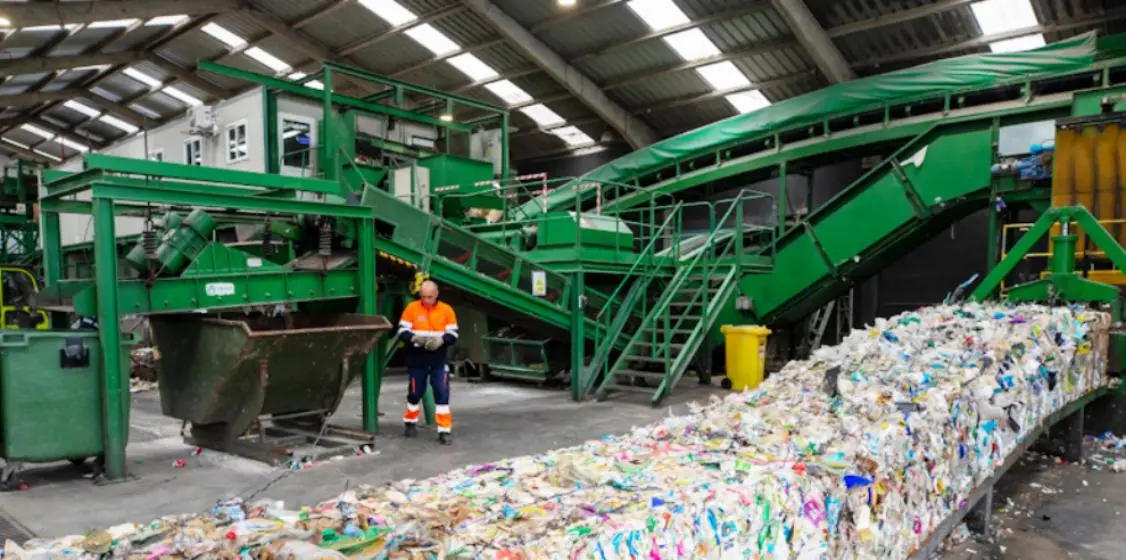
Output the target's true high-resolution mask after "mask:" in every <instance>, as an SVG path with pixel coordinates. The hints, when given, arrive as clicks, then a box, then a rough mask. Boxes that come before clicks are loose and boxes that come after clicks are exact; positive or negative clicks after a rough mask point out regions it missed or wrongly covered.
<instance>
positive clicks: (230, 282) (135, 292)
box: [62, 244, 359, 315]
mask: <svg viewBox="0 0 1126 560" xmlns="http://www.w3.org/2000/svg"><path fill="white" fill-rule="evenodd" d="M96 249H97V244H95V250H96ZM62 284H66V285H68V286H67V287H66V289H65V290H64V291H65V292H67V293H71V292H77V294H76V295H75V296H74V308H75V311H76V312H77V313H80V314H92V313H91V311H93V310H94V309H97V308H99V305H100V304H101V302H102V298H101V296H99V292H100V290H101V289H100V288H97V287H96V286H95V285H92V284H91V283H90V282H89V281H88V280H69V281H68V280H64V281H62ZM115 285H116V293H118V300H119V303H118V306H117V314H118V315H130V314H142V313H182V312H192V311H196V310H199V309H225V308H242V307H244V306H248V305H274V304H278V303H297V302H306V301H319V300H331V299H346V298H357V297H359V284H358V274H357V271H355V270H332V271H328V272H322V271H289V270H287V271H283V272H269V273H255V274H223V275H214V276H207V277H202V278H161V279H160V280H159V281H157V282H155V283H153V284H152V285H151V286H149V285H146V282H145V281H144V280H126V281H123V282H119V283H117V284H115ZM209 286H210V288H209ZM222 294H231V295H222Z"/></svg>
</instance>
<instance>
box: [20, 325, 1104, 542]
mask: <svg viewBox="0 0 1126 560" xmlns="http://www.w3.org/2000/svg"><path fill="white" fill-rule="evenodd" d="M1109 324H1110V318H1109V315H1108V314H1106V313H1102V312H1097V311H1091V310H1087V309H1082V308H1078V307H1045V306H1036V305H1021V306H1015V307H1010V306H1001V305H983V304H970V305H965V306H960V307H953V306H940V307H932V308H925V309H921V310H919V311H916V312H911V313H905V314H902V315H899V316H897V317H894V318H892V319H887V320H879V321H877V322H876V324H875V325H873V326H872V327H871V328H868V329H865V330H857V331H854V332H853V333H852V334H851V335H850V336H848V337H847V338H846V340H845V341H844V342H842V344H840V345H838V346H834V347H828V348H822V349H820V350H818V351H817V352H816V353H815V354H814V356H813V357H812V358H811V359H810V360H807V361H801V362H793V363H790V364H789V365H787V366H786V367H785V368H784V369H783V370H782V371H781V372H779V373H778V374H775V375H773V376H771V377H770V378H769V379H768V380H766V381H765V382H764V383H763V384H762V385H760V386H759V387H758V388H757V389H756V390H754V391H749V392H744V393H739V394H733V395H729V396H727V397H726V398H724V399H719V398H713V400H712V401H711V402H709V403H706V404H702V405H698V406H694V407H693V408H692V410H691V413H690V414H687V415H681V416H670V417H668V418H666V419H665V420H663V421H661V422H658V423H655V424H652V425H649V426H644V427H641V428H636V429H634V430H633V431H632V432H631V433H630V434H628V435H625V436H621V437H610V436H608V437H606V438H603V439H601V440H597V441H591V442H588V443H586V444H584V445H581V446H577V447H572V448H566V449H560V450H556V451H553V452H550V453H545V454H542V455H535V456H525V457H518V458H514V459H509V460H505V461H501V462H498V463H496V464H489V465H476V466H472V467H467V468H465V469H459V470H456V471H452V472H450V473H447V474H445V475H441V476H437V477H434V478H430V479H426V480H420V481H413V480H404V481H399V482H395V483H392V484H388V485H386V486H383V487H379V488H374V487H361V488H359V489H355V490H351V491H349V492H347V493H345V494H343V495H341V496H339V497H337V498H336V499H334V500H331V501H328V502H325V503H323V504H321V505H320V506H317V507H315V508H303V509H301V510H299V511H290V510H285V509H284V508H283V507H282V505H281V504H270V503H269V502H264V503H259V504H254V505H244V504H242V502H241V501H240V500H237V499H235V500H225V501H222V502H220V503H219V504H217V505H216V508H215V509H214V510H212V512H211V513H210V514H209V515H203V516H195V517H191V516H185V517H177V518H166V519H162V520H157V521H154V522H152V523H150V524H148V525H145V526H137V527H136V528H135V530H134V531H132V532H129V531H122V530H120V529H118V530H117V531H116V532H115V533H114V534H117V535H119V536H117V537H115V538H114V539H113V540H112V543H110V544H109V545H107V544H106V542H104V541H105V539H101V540H99V541H98V542H96V543H93V544H91V543H90V542H87V541H89V539H85V540H84V539H83V538H82V537H70V538H66V539H59V540H55V541H32V542H29V543H27V544H26V546H25V550H26V551H28V553H31V554H34V553H45V552H49V553H52V554H58V555H67V556H72V557H86V558H93V557H96V556H97V554H98V552H97V551H104V550H105V548H106V546H112V547H113V550H114V552H115V553H116V554H120V555H124V554H131V555H134V556H135V557H145V558H161V557H196V556H199V555H201V554H202V555H207V556H208V557H232V558H233V557H235V556H237V555H239V554H240V553H246V554H251V555H257V556H255V557H297V556H301V557H320V558H339V557H341V556H343V557H352V558H360V557H362V558H495V559H506V560H517V559H521V560H523V559H540V558H596V559H610V558H635V559H640V558H645V559H669V558H725V559H726V558H803V559H804V558H906V557H908V556H909V555H910V554H911V553H912V552H914V551H915V550H917V548H918V547H919V546H920V545H921V544H922V543H923V542H924V541H925V540H926V539H927V538H928V536H929V535H930V534H931V533H932V532H933V531H934V530H935V529H936V528H937V527H938V525H939V523H941V522H942V521H943V520H944V519H945V518H946V517H948V516H949V515H950V513H951V512H952V511H954V510H955V509H956V508H958V507H959V505H960V503H961V502H962V501H963V500H964V499H966V497H967V496H968V495H969V494H970V492H971V491H972V490H973V489H974V488H975V487H976V486H977V485H979V484H980V483H981V482H982V481H983V480H985V479H986V478H988V477H989V476H991V475H992V474H993V472H994V470H995V469H996V468H997V467H998V466H999V465H1001V464H1002V463H1003V462H1004V461H1005V460H1006V458H1007V457H1008V456H1009V455H1010V454H1011V453H1012V452H1013V451H1014V449H1015V448H1016V446H1017V445H1018V444H1019V443H1020V442H1021V440H1022V439H1023V438H1024V437H1025V436H1026V435H1027V434H1028V433H1029V432H1030V431H1031V430H1032V429H1033V428H1034V427H1035V426H1036V425H1037V423H1038V422H1040V421H1042V420H1043V419H1044V418H1045V417H1046V416H1048V415H1049V414H1051V413H1052V412H1054V411H1056V410H1058V409H1060V408H1061V407H1063V406H1065V405H1066V404H1068V403H1069V402H1072V401H1074V400H1076V399H1078V398H1079V397H1081V396H1083V395H1084V394H1086V393H1089V392H1090V391H1092V390H1094V389H1096V388H1099V387H1101V386H1103V385H1105V384H1106V383H1107V379H1106V374H1105V371H1106V342H1105V339H1106V336H1107V329H1108V327H1109ZM308 545H315V546H308ZM318 551H320V552H318Z"/></svg>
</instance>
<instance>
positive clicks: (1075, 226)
mask: <svg viewBox="0 0 1126 560" xmlns="http://www.w3.org/2000/svg"><path fill="white" fill-rule="evenodd" d="M1097 222H1098V224H1099V225H1101V226H1103V228H1105V229H1106V230H1107V231H1108V232H1110V233H1111V235H1113V236H1114V237H1115V238H1116V239H1117V240H1118V242H1119V243H1120V244H1122V245H1124V246H1126V218H1114V219H1107V220H1097ZM1033 225H1035V224H1032V223H1024V222H1022V223H1012V224H1005V225H1004V226H1002V227H1001V254H1000V260H1004V259H1005V257H1007V256H1008V255H1009V252H1010V247H1012V246H1013V244H1015V243H1016V241H1018V240H1019V238H1020V235H1021V234H1024V233H1027V232H1028V231H1029V230H1030V229H1032V226H1033ZM1070 227H1071V228H1072V235H1076V236H1077V237H1078V238H1079V239H1078V242H1077V243H1076V247H1077V248H1076V250H1075V258H1076V260H1078V261H1083V260H1086V261H1087V263H1086V267H1085V269H1084V272H1083V274H1085V275H1086V276H1087V278H1089V279H1090V280H1094V281H1097V282H1102V283H1104V284H1115V285H1123V284H1126V274H1123V271H1122V270H1120V269H1119V268H1118V267H1116V266H1114V264H1113V263H1111V262H1110V261H1109V259H1108V256H1107V254H1106V251H1104V250H1102V249H1100V248H1099V247H1090V248H1088V245H1087V244H1086V243H1084V238H1085V233H1084V232H1083V228H1082V226H1081V225H1080V224H1079V223H1072V224H1071V226H1070ZM1057 228H1058V226H1057ZM1056 234H1058V232H1057V231H1056V230H1055V229H1053V231H1052V235H1056ZM1045 242H1046V244H1047V247H1048V250H1047V251H1030V252H1028V253H1025V255H1024V257H1022V258H1021V260H1022V261H1032V260H1034V259H1035V260H1043V261H1046V262H1047V261H1051V260H1052V257H1054V256H1055V254H1056V253H1055V244H1053V243H1050V242H1048V241H1047V240H1045ZM1036 268H1037V269H1043V270H1041V271H1040V272H1039V273H1037V275H1036V277H1037V278H1044V277H1046V276H1048V275H1049V274H1050V272H1049V271H1048V270H1047V267H1036ZM1007 280H1008V279H1007V278H1006V279H1003V280H1001V284H1000V287H999V289H1000V291H1001V294H1004V293H1005V291H1006V289H1007V288H1008V284H1007Z"/></svg>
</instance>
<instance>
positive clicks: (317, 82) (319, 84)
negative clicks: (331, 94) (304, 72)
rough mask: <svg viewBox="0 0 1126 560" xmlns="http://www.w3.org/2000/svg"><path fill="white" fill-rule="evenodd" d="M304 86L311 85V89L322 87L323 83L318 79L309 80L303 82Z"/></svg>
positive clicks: (323, 86)
mask: <svg viewBox="0 0 1126 560" xmlns="http://www.w3.org/2000/svg"><path fill="white" fill-rule="evenodd" d="M305 87H311V88H313V89H324V88H325V84H324V82H322V81H320V80H309V81H307V82H305Z"/></svg>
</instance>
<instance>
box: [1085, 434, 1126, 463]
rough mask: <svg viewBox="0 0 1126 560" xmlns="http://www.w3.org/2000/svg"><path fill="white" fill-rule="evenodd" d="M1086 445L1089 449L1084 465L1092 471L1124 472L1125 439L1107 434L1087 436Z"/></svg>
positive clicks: (1125, 459) (1125, 458)
mask: <svg viewBox="0 0 1126 560" xmlns="http://www.w3.org/2000/svg"><path fill="white" fill-rule="evenodd" d="M1086 443H1087V445H1088V446H1089V449H1090V454H1089V455H1088V456H1087V459H1086V464H1087V466H1089V467H1090V468H1091V469H1092V470H1096V471H1101V470H1109V471H1113V472H1126V437H1119V436H1117V435H1115V434H1112V433H1110V432H1107V433H1104V434H1102V435H1099V436H1087V438H1086Z"/></svg>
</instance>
